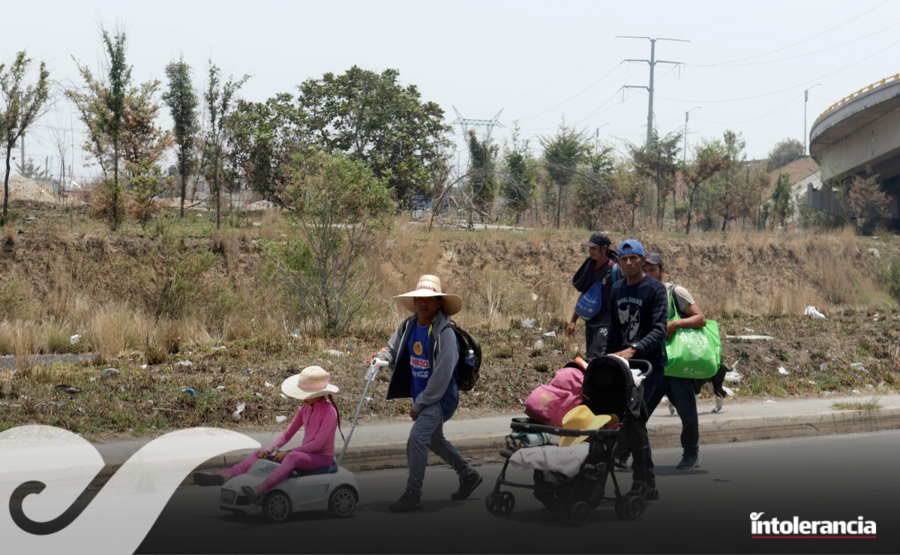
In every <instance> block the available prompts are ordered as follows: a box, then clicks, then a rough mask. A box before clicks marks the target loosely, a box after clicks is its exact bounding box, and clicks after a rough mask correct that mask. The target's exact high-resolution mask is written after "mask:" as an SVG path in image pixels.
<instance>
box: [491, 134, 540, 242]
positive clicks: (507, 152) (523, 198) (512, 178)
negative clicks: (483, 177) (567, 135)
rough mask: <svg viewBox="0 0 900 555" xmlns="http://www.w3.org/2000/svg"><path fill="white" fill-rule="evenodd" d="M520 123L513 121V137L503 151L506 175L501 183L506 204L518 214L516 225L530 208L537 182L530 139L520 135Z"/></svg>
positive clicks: (501, 190)
mask: <svg viewBox="0 0 900 555" xmlns="http://www.w3.org/2000/svg"><path fill="white" fill-rule="evenodd" d="M520 132H521V131H520V129H519V123H518V122H517V121H516V122H513V130H512V137H511V138H510V141H509V144H508V145H506V148H504V151H503V163H504V166H505V170H506V175H505V177H504V179H503V180H502V181H501V183H500V194H501V195H502V196H503V198H505V199H506V206H508V207H509V209H510V210H512V211H513V213H515V215H516V225H518V224H519V218H520V216H521V215H522V213H523V212H525V211H526V210H528V206H529V204H530V203H531V197H532V195H533V193H534V188H535V185H536V182H537V171H536V169H535V164H534V160H533V158H532V155H531V149H530V147H529V144H528V143H529V141H528V140H527V139H525V140H523V139H522V138H521V136H520Z"/></svg>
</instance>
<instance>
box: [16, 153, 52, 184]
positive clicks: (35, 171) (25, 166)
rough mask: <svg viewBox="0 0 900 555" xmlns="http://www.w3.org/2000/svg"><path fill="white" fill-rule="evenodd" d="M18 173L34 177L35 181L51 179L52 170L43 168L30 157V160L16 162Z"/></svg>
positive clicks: (29, 177) (30, 177)
mask: <svg viewBox="0 0 900 555" xmlns="http://www.w3.org/2000/svg"><path fill="white" fill-rule="evenodd" d="M16 173H18V174H19V175H21V176H22V177H27V178H28V179H34V180H35V181H42V180H47V179H50V171H49V170H47V169H44V168H41V167H40V166H39V165H38V164H35V163H34V159H33V158H29V159H28V162H20V163H18V164H16Z"/></svg>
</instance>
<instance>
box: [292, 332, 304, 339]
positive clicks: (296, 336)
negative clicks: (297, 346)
mask: <svg viewBox="0 0 900 555" xmlns="http://www.w3.org/2000/svg"><path fill="white" fill-rule="evenodd" d="M291 337H293V338H294V339H303V335H302V334H301V333H300V330H294V331H292V332H291Z"/></svg>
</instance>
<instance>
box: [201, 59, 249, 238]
mask: <svg viewBox="0 0 900 555" xmlns="http://www.w3.org/2000/svg"><path fill="white" fill-rule="evenodd" d="M248 79H250V76H249V75H245V76H243V77H242V78H240V79H238V80H237V81H235V80H234V78H233V77H229V78H228V81H226V82H225V83H222V82H221V78H220V77H219V68H218V66H216V65H215V64H213V63H212V61H210V62H209V88H207V90H206V93H205V94H204V95H203V96H204V99H205V100H206V116H207V118H208V120H209V121H208V123H209V128H208V131H207V143H208V145H209V146H210V147H211V150H212V163H213V166H212V174H213V191H214V192H215V195H216V229H220V228H221V226H222V213H221V199H222V194H221V187H219V157H220V155H221V151H222V145H223V143H224V142H225V138H226V137H225V130H226V129H225V121H226V120H227V118H228V116H229V114H230V112H231V109H232V101H233V100H234V95H235V93H237V91H238V89H240V88H241V87H242V86H243V85H244V83H246V82H247V80H248Z"/></svg>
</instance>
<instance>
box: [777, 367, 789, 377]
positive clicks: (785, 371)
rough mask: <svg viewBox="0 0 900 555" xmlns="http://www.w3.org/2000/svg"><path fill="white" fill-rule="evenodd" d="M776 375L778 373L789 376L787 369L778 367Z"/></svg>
mask: <svg viewBox="0 0 900 555" xmlns="http://www.w3.org/2000/svg"><path fill="white" fill-rule="evenodd" d="M778 373H779V374H784V375H785V376H787V375H788V374H790V372H788V371H787V369H786V368H785V367H784V366H779V367H778Z"/></svg>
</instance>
